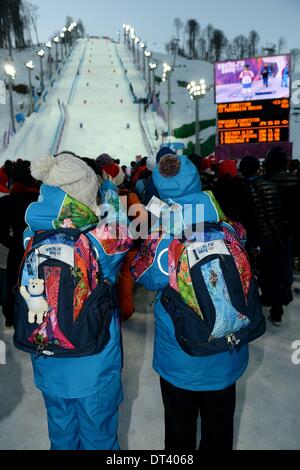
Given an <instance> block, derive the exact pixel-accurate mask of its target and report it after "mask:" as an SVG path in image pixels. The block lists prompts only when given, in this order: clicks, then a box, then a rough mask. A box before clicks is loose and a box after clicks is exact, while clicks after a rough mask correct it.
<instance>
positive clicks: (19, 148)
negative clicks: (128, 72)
mask: <svg viewBox="0 0 300 470" xmlns="http://www.w3.org/2000/svg"><path fill="white" fill-rule="evenodd" d="M79 64H80V68H79ZM78 70H79V74H78ZM58 100H60V101H62V102H63V103H64V104H65V105H66V115H67V118H66V123H65V127H64V132H63V135H62V140H61V143H60V147H59V150H60V151H62V150H70V151H73V152H75V153H77V154H78V155H81V156H85V157H94V158H95V157H97V156H98V155H100V154H101V153H104V152H106V153H109V154H111V155H112V156H113V157H115V158H120V159H121V161H122V163H123V164H127V163H129V162H130V161H132V160H134V159H135V157H136V155H146V154H147V149H146V145H145V141H144V138H143V135H142V132H141V128H140V124H139V118H138V111H139V110H138V106H137V105H136V104H133V102H132V99H131V95H130V91H129V88H128V86H127V83H126V81H125V80H124V76H123V70H122V68H121V65H120V63H119V59H118V57H117V54H116V50H115V47H114V45H113V44H112V43H111V42H110V41H107V40H96V39H93V40H81V41H78V44H77V45H76V47H75V49H74V50H73V52H72V54H71V56H70V58H69V60H68V63H67V64H66V67H65V69H64V71H63V73H62V76H61V77H60V78H59V79H58V81H57V82H56V84H55V86H54V88H53V89H51V90H50V93H49V97H48V99H47V101H46V102H45V104H44V105H43V106H42V108H41V110H40V112H39V113H38V114H33V115H31V116H30V117H29V118H28V119H27V120H26V122H25V124H24V125H23V127H22V128H21V130H20V131H19V132H18V133H17V135H16V136H15V137H14V139H13V140H12V142H11V144H10V145H9V147H8V148H7V150H6V151H5V152H4V153H3V154H2V155H1V156H0V162H1V161H5V160H6V159H7V158H10V159H15V158H17V157H22V158H24V159H28V160H32V159H34V158H36V157H38V156H39V155H41V154H43V153H48V152H49V149H50V147H51V144H52V142H53V139H54V136H55V133H56V129H57V126H58V122H59V119H60V111H59V107H58V105H57V101H58Z"/></svg>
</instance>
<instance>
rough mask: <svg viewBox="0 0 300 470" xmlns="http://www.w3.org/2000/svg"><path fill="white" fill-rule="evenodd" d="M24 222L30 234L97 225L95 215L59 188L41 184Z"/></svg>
mask: <svg viewBox="0 0 300 470" xmlns="http://www.w3.org/2000/svg"><path fill="white" fill-rule="evenodd" d="M25 221H26V223H27V225H28V228H29V229H30V230H31V231H32V232H37V231H40V230H52V229H58V228H81V229H82V228H85V227H88V226H90V225H95V224H97V223H98V218H97V216H96V215H95V213H94V212H93V211H92V210H91V209H90V208H89V207H87V206H86V205H85V204H83V203H82V202H79V201H77V200H76V199H75V198H73V197H72V196H70V195H69V194H67V193H66V192H65V191H63V190H62V189H60V188H56V187H54V186H48V185H46V184H43V185H42V186H41V189H40V197H39V200H38V201H37V202H35V203H33V204H31V205H30V206H29V207H28V209H27V212H26V215H25Z"/></svg>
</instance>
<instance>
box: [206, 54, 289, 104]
mask: <svg viewBox="0 0 300 470" xmlns="http://www.w3.org/2000/svg"><path fill="white" fill-rule="evenodd" d="M290 70H291V56H290V55H289V54H286V55H279V56H273V57H256V58H250V59H241V60H235V61H232V60H231V61H226V62H217V63H216V65H215V87H216V103H234V102H239V101H250V100H251V101H253V100H268V99H270V100H271V99H272V100H274V99H280V98H289V97H290Z"/></svg>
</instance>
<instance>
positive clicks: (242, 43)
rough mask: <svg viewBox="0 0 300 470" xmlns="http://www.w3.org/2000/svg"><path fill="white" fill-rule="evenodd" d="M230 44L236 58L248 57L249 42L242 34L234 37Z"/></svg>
mask: <svg viewBox="0 0 300 470" xmlns="http://www.w3.org/2000/svg"><path fill="white" fill-rule="evenodd" d="M232 44H233V47H234V49H235V52H236V56H237V57H240V58H243V57H247V55H249V41H248V38H246V36H244V35H243V34H240V35H239V36H236V37H235V38H234V40H233V42H232Z"/></svg>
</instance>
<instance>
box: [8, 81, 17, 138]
mask: <svg viewBox="0 0 300 470" xmlns="http://www.w3.org/2000/svg"><path fill="white" fill-rule="evenodd" d="M8 90H9V103H10V119H11V125H12V130H13V133H14V134H15V133H16V124H15V113H14V100H13V89H12V77H11V76H8Z"/></svg>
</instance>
